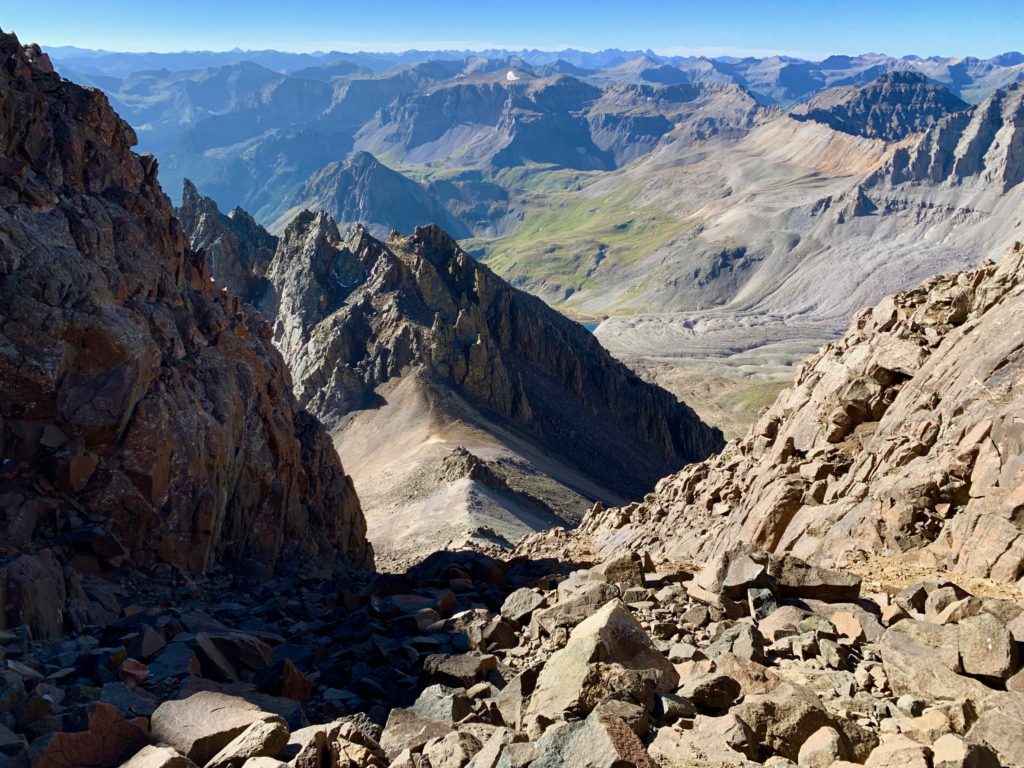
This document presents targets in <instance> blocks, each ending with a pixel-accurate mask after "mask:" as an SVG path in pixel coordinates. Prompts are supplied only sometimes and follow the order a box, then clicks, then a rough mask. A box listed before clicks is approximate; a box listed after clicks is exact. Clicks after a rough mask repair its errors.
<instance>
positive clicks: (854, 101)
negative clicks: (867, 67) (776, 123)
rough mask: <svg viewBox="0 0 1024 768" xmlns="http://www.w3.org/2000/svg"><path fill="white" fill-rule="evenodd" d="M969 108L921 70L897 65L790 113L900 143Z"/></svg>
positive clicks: (821, 94) (835, 90)
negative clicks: (866, 82)
mask: <svg viewBox="0 0 1024 768" xmlns="http://www.w3.org/2000/svg"><path fill="white" fill-rule="evenodd" d="M967 108H968V104H967V103H966V102H964V101H963V100H961V99H960V98H958V97H957V96H955V95H954V94H953V93H951V92H950V91H949V90H948V89H947V88H945V87H944V86H942V85H940V84H938V83H935V82H932V81H931V80H929V79H928V78H927V77H926V76H925V75H923V74H922V73H920V72H917V71H913V70H900V69H896V70H891V71H888V72H885V73H883V74H881V75H880V76H879V77H878V78H877V79H875V80H874V81H872V82H870V83H868V84H867V85H863V86H844V87H840V88H832V89H829V90H826V91H823V92H822V93H820V94H818V95H817V96H815V97H814V98H812V99H811V100H810V101H809V102H807V103H806V104H804V105H802V106H800V107H797V108H796V109H794V110H793V111H792V112H791V115H792V116H793V117H794V118H796V119H798V120H813V121H815V122H819V123H824V124H825V125H828V126H830V127H832V128H834V129H835V130H837V131H842V132H844V133H851V134H854V135H857V136H864V137H866V138H870V139H882V140H884V141H901V140H903V139H905V138H906V137H907V136H909V135H911V134H913V133H921V132H923V131H925V130H927V129H928V128H930V127H931V126H933V125H935V124H936V123H937V122H938V121H940V120H942V119H943V118H944V117H946V116H947V115H951V114H954V113H956V112H961V111H963V110H965V109H967Z"/></svg>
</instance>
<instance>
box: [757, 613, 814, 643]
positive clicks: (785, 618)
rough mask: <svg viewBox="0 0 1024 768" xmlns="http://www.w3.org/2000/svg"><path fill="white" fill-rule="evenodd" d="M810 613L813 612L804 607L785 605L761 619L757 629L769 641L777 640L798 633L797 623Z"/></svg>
mask: <svg viewBox="0 0 1024 768" xmlns="http://www.w3.org/2000/svg"><path fill="white" fill-rule="evenodd" d="M810 615H811V612H810V611H806V610H804V609H803V608H798V607H796V606H794V605H783V606H780V607H779V608H776V609H775V610H774V611H772V612H771V613H770V614H768V615H767V616H766V617H765V618H763V619H761V620H760V621H759V622H758V623H757V629H758V631H759V632H760V633H761V634H762V635H763V636H764V638H765V639H766V640H767V641H768V642H770V643H771V642H775V641H776V640H778V639H779V638H781V637H788V636H790V635H795V634H797V628H796V627H797V624H799V623H800V622H801V621H803V620H804V619H805V618H807V617H808V616H810Z"/></svg>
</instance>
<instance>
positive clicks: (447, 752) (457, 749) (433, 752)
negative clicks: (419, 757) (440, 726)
mask: <svg viewBox="0 0 1024 768" xmlns="http://www.w3.org/2000/svg"><path fill="white" fill-rule="evenodd" d="M482 746H483V745H481V744H480V741H479V740H478V739H477V738H476V737H475V736H471V735H470V734H468V733H462V732H459V731H453V732H451V733H449V734H446V735H445V736H443V737H442V738H440V739H437V740H436V741H432V742H430V743H429V744H427V745H426V746H425V747H424V748H423V756H424V757H426V758H427V760H429V761H430V768H464V766H465V765H466V764H467V763H468V762H469V761H470V760H472V759H473V756H474V755H475V754H476V753H477V752H479V751H480V748H481V747H482Z"/></svg>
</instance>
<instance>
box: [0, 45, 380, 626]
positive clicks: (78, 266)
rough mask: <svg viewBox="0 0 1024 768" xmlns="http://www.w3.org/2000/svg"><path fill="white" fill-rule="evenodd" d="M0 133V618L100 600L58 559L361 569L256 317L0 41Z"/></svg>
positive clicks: (99, 113)
mask: <svg viewBox="0 0 1024 768" xmlns="http://www.w3.org/2000/svg"><path fill="white" fill-rule="evenodd" d="M0 137H2V141H0V149H2V152H3V154H2V156H0V328H2V334H0V428H2V462H0V521H2V525H3V531H4V542H5V553H4V556H3V557H4V560H3V569H2V573H3V578H2V582H3V583H2V584H0V594H2V595H3V603H4V606H5V607H4V612H5V613H4V614H0V621H3V622H10V621H12V620H13V622H14V623H15V624H17V623H20V621H24V622H26V623H29V624H31V625H32V626H33V632H34V634H35V636H36V637H46V636H50V635H55V634H59V633H60V631H61V630H62V629H63V628H64V623H65V621H66V622H68V623H69V624H75V625H76V626H80V625H81V624H83V623H85V622H87V621H88V620H89V618H90V616H88V615H86V614H88V613H89V612H90V611H94V610H100V611H101V612H102V610H104V609H100V608H99V607H98V605H96V604H95V603H92V602H90V601H89V600H88V599H86V595H85V594H83V593H82V587H81V578H82V577H80V576H79V575H78V574H77V572H76V570H75V568H76V567H80V568H82V569H84V571H83V572H84V573H86V574H99V573H101V572H102V571H106V570H108V569H110V568H112V567H117V566H119V565H123V564H126V562H134V563H135V564H137V565H139V566H149V565H153V564H155V563H158V562H161V561H162V562H164V563H170V564H171V565H173V566H176V567H177V568H179V569H182V570H184V571H187V572H192V573H200V572H202V571H203V570H205V569H207V568H208V567H210V566H212V565H214V564H217V563H227V564H232V565H234V566H236V567H244V568H246V569H248V570H249V571H250V572H252V573H256V574H259V573H268V572H270V571H272V570H273V569H274V568H275V567H289V568H290V567H298V566H300V565H306V566H314V565H317V564H318V563H319V564H322V565H325V566H328V565H332V564H338V563H339V562H348V563H350V564H354V565H362V564H367V563H368V562H369V561H370V557H371V556H370V552H369V549H368V546H367V543H366V540H365V523H364V520H363V515H362V512H361V510H360V507H359V502H358V500H357V497H356V494H355V492H354V490H353V486H352V483H351V481H350V480H349V478H348V477H347V476H346V475H345V473H344V471H343V470H342V466H341V464H340V462H339V461H338V458H337V455H336V454H335V452H334V450H333V449H332V446H331V444H330V442H329V440H328V438H327V435H326V433H325V432H324V430H323V428H322V427H321V426H320V424H319V423H318V422H317V421H316V419H315V418H313V417H312V416H310V415H309V414H308V413H306V412H305V411H303V410H301V409H299V408H298V407H297V406H296V404H295V400H294V399H293V397H292V394H291V384H290V378H289V375H288V370H287V368H286V367H285V365H284V362H283V360H282V358H281V356H280V354H279V353H278V352H277V351H276V350H275V349H274V348H273V346H272V345H271V343H270V341H269V335H270V333H269V331H268V329H267V327H266V324H265V322H264V321H263V320H262V319H261V318H260V317H259V316H258V315H256V314H255V313H253V312H251V311H250V310H248V309H247V308H246V307H244V306H243V305H242V304H241V303H240V301H239V300H238V299H236V298H234V297H232V296H230V295H228V294H226V293H223V292H222V291H221V290H220V289H219V288H218V287H217V286H216V285H214V284H213V283H212V282H211V277H210V272H209V269H208V267H207V265H206V263H205V262H204V261H203V260H202V258H201V257H200V256H198V255H197V254H196V253H195V252H193V251H192V250H191V249H190V248H189V246H188V243H187V241H186V239H185V238H184V237H183V235H182V234H181V231H180V229H179V225H178V222H177V220H176V219H175V218H174V215H173V211H172V209H171V207H170V204H169V202H168V200H167V198H166V197H165V196H164V194H163V192H162V191H161V189H160V186H159V184H158V183H157V180H156V162H155V161H154V159H153V158H152V157H151V156H146V155H143V156H138V155H135V154H133V153H132V152H131V151H130V147H131V146H132V145H133V144H134V143H135V134H134V132H133V131H132V130H131V128H130V127H129V126H128V125H127V124H126V123H124V122H123V121H121V120H120V119H119V118H118V117H117V116H116V115H115V114H114V113H113V111H112V110H111V109H110V107H109V105H108V103H107V100H106V98H105V97H104V96H103V95H102V94H101V93H99V92H98V91H88V90H85V89H82V88H80V87H79V86H76V85H72V84H70V83H68V82H66V81H62V80H61V78H60V77H58V76H57V75H56V74H54V72H53V70H52V68H51V67H50V66H49V61H48V60H47V59H46V57H45V56H43V55H41V54H40V52H39V49H38V48H36V47H32V46H30V47H27V48H22V47H21V46H20V45H19V44H18V41H17V39H16V38H15V37H14V35H9V34H5V35H2V36H0ZM126 556H127V557H126ZM67 563H70V564H71V565H68V566H67V570H66V571H65V570H63V568H64V566H65V564H67ZM87 580H88V579H87ZM30 583H31V584H35V585H36V586H37V587H38V589H37V588H35V587H33V589H26V585H28V584H30ZM39 585H48V586H46V587H45V589H50V590H52V591H50V592H47V595H49V597H51V598H52V599H47V600H46V601H45V603H46V604H45V605H44V604H38V603H31V602H29V603H24V602H22V601H21V598H22V597H25V596H26V595H27V596H31V595H33V594H35V595H39V594H40V591H39V590H41V589H44V587H43V586H39ZM87 592H88V589H87ZM89 595H90V596H91V593H89ZM66 600H67V601H71V602H69V603H67V605H66V604H65V601H66ZM110 604H111V603H108V605H110ZM112 604H114V605H116V601H114V602H113V603H112ZM19 615H20V621H19ZM91 618H95V615H92V616H91Z"/></svg>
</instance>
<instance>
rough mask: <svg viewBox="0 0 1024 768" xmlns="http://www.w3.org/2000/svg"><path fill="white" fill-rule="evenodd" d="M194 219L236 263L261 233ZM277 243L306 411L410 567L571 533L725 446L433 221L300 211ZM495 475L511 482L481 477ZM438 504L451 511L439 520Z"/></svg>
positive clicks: (273, 303) (379, 533)
mask: <svg viewBox="0 0 1024 768" xmlns="http://www.w3.org/2000/svg"><path fill="white" fill-rule="evenodd" d="M187 197H189V199H192V197H193V196H191V195H187ZM196 199H198V198H196ZM209 205H212V203H210V202H209V201H207V202H206V203H204V206H207V207H208V206H209ZM239 215H240V216H241V214H239ZM185 218H186V220H190V221H195V222H198V223H199V224H200V225H201V228H200V229H199V230H197V231H196V232H194V233H193V235H192V238H193V241H194V242H197V243H198V242H206V241H210V242H211V243H214V244H217V243H223V242H228V243H232V244H233V245H232V251H231V252H234V251H240V250H243V249H245V248H248V249H249V250H258V249H259V248H260V247H261V243H262V242H264V239H265V238H256V239H254V240H253V241H252V242H250V243H248V244H246V243H242V244H240V243H239V240H238V238H237V237H236V233H237V228H235V229H232V227H231V224H232V222H233V220H234V217H231V218H229V217H223V216H220V215H219V214H217V212H216V209H215V206H214V207H213V210H211V211H207V213H204V214H203V215H202V216H196V215H195V214H189V215H187V216H186V217H185ZM243 220H245V219H244V218H243ZM218 227H219V230H218ZM275 242H276V250H275V252H274V256H273V258H272V260H271V262H270V264H269V266H267V268H266V270H265V271H264V272H263V273H262V274H261V275H259V277H260V279H261V280H264V281H265V282H266V284H267V285H268V289H267V291H266V293H265V294H264V297H263V298H262V299H261V300H260V301H259V302H258V306H259V307H260V308H261V309H262V310H263V311H264V313H265V315H266V317H267V318H268V320H270V321H271V323H272V324H273V328H274V341H275V343H276V345H277V346H278V348H279V349H280V350H281V351H282V353H283V355H284V357H285V360H286V362H287V363H288V365H289V368H290V370H291V373H292V376H293V378H294V381H295V388H296V394H297V396H298V398H299V401H300V403H301V404H302V405H303V406H304V407H307V408H309V409H310V411H311V412H312V413H314V415H316V416H318V417H319V418H320V419H321V420H322V421H323V422H324V423H326V424H327V425H328V426H329V427H330V428H331V430H332V433H333V437H334V439H335V444H336V446H337V448H338V450H339V451H340V452H341V454H342V456H343V458H345V460H346V462H347V463H348V465H349V466H350V467H351V466H358V467H359V472H358V478H357V480H358V483H359V488H360V496H361V498H362V499H363V502H364V505H363V506H364V509H365V510H367V514H368V516H369V518H370V523H371V527H372V528H373V530H374V538H375V541H377V543H378V544H379V546H378V551H379V552H381V553H383V552H385V551H386V550H392V549H394V546H393V544H394V542H392V540H391V535H392V533H396V532H401V533H402V535H403V536H404V537H405V538H408V539H409V542H408V545H407V546H406V549H409V550H410V551H409V552H408V553H407V554H408V555H410V556H413V555H416V554H418V555H419V556H422V555H423V554H425V553H426V552H428V551H430V547H438V548H443V547H446V546H458V545H460V542H461V538H460V537H461V535H462V534H460V533H459V531H460V530H461V529H462V527H466V532H467V534H469V535H475V534H476V533H477V532H479V533H480V535H481V538H480V542H481V543H486V544H487V545H488V546H487V548H488V549H489V546H490V543H497V544H498V545H503V546H506V547H508V546H511V544H512V543H513V542H514V541H515V540H516V539H517V538H518V537H520V536H521V535H522V534H523V533H526V532H528V531H531V530H538V529H544V528H548V527H550V526H551V525H564V524H572V523H575V522H576V521H578V520H579V518H580V517H581V516H582V514H583V512H584V511H585V510H586V509H587V508H588V507H589V506H590V504H592V503H593V501H594V500H602V501H603V502H605V503H621V502H623V501H625V500H626V499H628V498H630V497H633V496H635V495H638V494H641V493H643V492H644V490H646V489H647V488H649V487H650V486H651V485H652V484H653V483H654V482H656V480H657V479H658V478H659V477H661V476H663V475H664V474H665V473H667V472H670V471H672V470H673V469H675V468H677V467H679V466H680V465H682V464H683V463H685V462H686V461H692V460H695V459H696V458H698V457H703V456H706V455H707V454H708V453H709V452H711V451H712V450H714V449H715V448H716V447H717V446H719V445H721V436H720V434H719V433H718V432H717V430H713V429H710V428H708V427H706V426H705V425H703V424H702V423H701V422H700V421H699V419H697V417H696V416H695V415H694V414H693V412H692V411H690V410H689V409H688V408H687V407H686V406H684V405H681V404H679V403H678V402H677V401H676V400H675V399H674V398H673V397H671V396H670V395H669V394H668V393H666V392H664V391H663V390H660V389H658V388H657V387H654V386H651V385H648V384H646V383H644V382H642V381H641V380H640V379H638V378H637V377H636V376H635V375H633V374H632V373H631V372H630V371H629V370H628V369H626V368H625V367H624V366H622V365H621V364H619V363H617V362H615V361H614V360H613V359H612V358H611V357H610V356H609V355H608V354H607V353H606V352H605V351H604V350H603V349H602V348H601V346H600V344H598V343H597V342H596V341H595V340H594V339H593V337H592V335H591V334H589V333H587V332H586V330H585V329H583V328H582V327H580V326H579V325H577V324H575V323H573V322H571V321H569V320H566V319H565V318H564V317H562V316H561V315H559V314H558V313H556V312H554V311H553V310H551V309H549V308H548V307H547V306H545V305H544V304H543V303H542V302H540V301H538V300H536V299H533V298H532V297H529V296H527V295H526V294H523V293H521V292H519V291H516V290H515V289H513V288H511V287H510V286H508V285H507V284H505V283H504V282H503V281H502V280H501V279H500V278H498V277H496V276H495V275H493V274H492V273H491V272H490V271H489V270H487V268H486V267H482V266H480V265H479V264H478V263H477V262H476V261H475V260H474V259H473V258H471V257H470V256H469V255H468V254H466V253H465V252H463V251H462V250H461V249H460V248H459V247H458V245H457V244H456V243H455V241H454V240H452V239H451V238H450V237H449V236H448V235H447V234H446V233H444V232H443V231H442V230H440V229H439V228H437V227H424V228H419V229H417V230H416V231H415V233H414V234H413V235H412V236H411V237H401V236H398V235H395V236H393V237H392V238H390V239H389V240H388V241H387V242H383V241H380V240H378V239H376V238H374V237H372V236H371V235H370V234H369V233H368V232H367V231H366V230H365V229H363V228H362V227H357V228H356V229H354V230H353V231H352V232H350V233H349V234H347V235H344V236H343V235H342V234H341V232H340V230H339V228H338V226H337V225H336V224H335V222H334V220H333V219H332V218H331V217H330V216H329V215H328V214H326V213H323V212H321V213H312V212H309V211H303V212H301V213H299V214H298V215H297V216H296V217H295V219H294V220H293V221H292V222H290V223H289V225H288V226H287V227H286V228H285V230H284V232H283V233H282V235H281V237H280V238H279V239H277V240H276V241H275ZM230 263H231V264H237V263H239V262H238V260H237V259H236V260H234V261H233V262H230ZM218 278H219V276H218ZM231 279H232V277H231V273H230V272H229V274H228V275H227V276H226V277H225V278H223V279H222V282H230V280H231ZM375 435H376V437H374V436H375ZM381 435H389V436H390V437H389V439H390V441H391V444H392V445H394V446H399V445H401V446H402V447H403V448H402V450H403V451H404V452H405V455H406V458H405V460H404V461H403V462H402V463H401V466H400V467H396V466H393V465H392V464H391V463H388V462H387V461H386V459H387V456H388V455H389V454H388V452H381V451H380V450H379V445H378V442H379V440H380V439H381V438H380V436H381ZM417 435H419V438H417ZM451 451H455V452H459V451H467V452H469V453H471V454H473V455H474V458H475V460H477V461H479V462H480V463H481V466H485V467H486V468H487V472H486V473H484V474H473V473H471V472H470V473H464V474H461V475H460V474H458V473H456V474H453V473H452V472H451V471H450V468H446V466H445V462H446V461H447V456H446V455H447V454H448V453H449V452H451ZM381 462H384V463H383V464H382V463H381ZM492 476H493V477H494V478H501V482H500V483H495V482H484V479H485V478H489V477H492ZM437 494H446V495H444V496H443V497H442V496H438V495H437ZM440 509H449V510H450V514H449V516H448V517H447V518H445V519H444V520H443V521H441V520H438V521H437V525H435V524H434V523H433V522H430V523H429V525H428V521H429V520H430V519H432V518H431V515H436V514H439V512H438V510H440ZM460 510H461V511H460ZM463 516H464V517H465V526H463V523H462V522H460V520H461V519H462V517H463ZM413 520H417V521H420V522H421V523H422V524H423V525H427V528H428V530H424V531H422V532H421V535H422V536H428V537H434V538H437V537H439V536H440V537H441V538H437V541H434V540H433V538H431V539H430V540H431V542H432V543H431V544H429V545H428V546H427V547H426V548H425V547H424V543H423V541H422V540H419V539H420V535H417V536H413V534H412V532H413V531H414V530H415V528H410V524H411V523H412V521H413ZM442 533H443V534H444V536H441V534H442ZM452 537H454V538H452Z"/></svg>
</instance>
